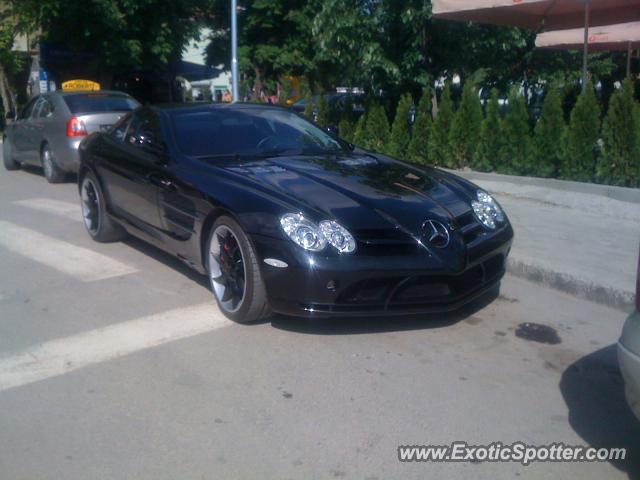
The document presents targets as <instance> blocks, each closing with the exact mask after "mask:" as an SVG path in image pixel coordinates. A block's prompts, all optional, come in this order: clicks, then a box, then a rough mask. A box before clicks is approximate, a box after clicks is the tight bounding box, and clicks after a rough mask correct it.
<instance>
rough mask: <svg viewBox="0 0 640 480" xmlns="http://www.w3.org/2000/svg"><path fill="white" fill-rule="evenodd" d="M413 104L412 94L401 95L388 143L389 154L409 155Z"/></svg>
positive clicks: (400, 156) (402, 157)
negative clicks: (410, 111) (410, 114)
mask: <svg viewBox="0 0 640 480" xmlns="http://www.w3.org/2000/svg"><path fill="white" fill-rule="evenodd" d="M412 105H413V98H411V94H408V93H407V94H405V95H402V97H400V101H399V102H398V108H397V109H396V118H395V120H394V121H393V126H392V127H391V136H390V137H389V143H388V144H387V149H386V153H387V155H389V156H391V157H395V158H399V159H404V158H406V156H407V148H408V147H409V142H410V141H411V136H410V133H409V110H410V109H411V106H412Z"/></svg>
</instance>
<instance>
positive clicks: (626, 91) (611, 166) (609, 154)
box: [597, 80, 640, 187]
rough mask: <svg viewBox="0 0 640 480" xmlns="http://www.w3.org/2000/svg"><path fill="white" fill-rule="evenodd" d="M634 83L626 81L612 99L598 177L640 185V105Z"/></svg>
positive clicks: (610, 181) (607, 181) (603, 135)
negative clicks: (634, 94)
mask: <svg viewBox="0 0 640 480" xmlns="http://www.w3.org/2000/svg"><path fill="white" fill-rule="evenodd" d="M633 93H634V92H633V83H632V82H631V81H630V80H625V81H624V83H623V84H622V88H621V89H620V90H619V91H618V92H616V93H615V94H614V95H613V97H611V101H610V102H609V111H608V112H607V116H606V117H605V119H604V123H603V125H602V138H603V141H604V147H603V152H602V157H601V158H600V161H599V162H598V171H597V173H598V179H599V180H600V181H602V182H605V183H609V184H612V185H622V186H626V187H638V186H640V107H639V106H638V103H637V102H636V101H635V99H634V96H633Z"/></svg>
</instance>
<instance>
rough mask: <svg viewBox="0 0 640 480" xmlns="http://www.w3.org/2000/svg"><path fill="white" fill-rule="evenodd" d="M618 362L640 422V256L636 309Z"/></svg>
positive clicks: (625, 331)
mask: <svg viewBox="0 0 640 480" xmlns="http://www.w3.org/2000/svg"><path fill="white" fill-rule="evenodd" d="M618 361H619V363H620V370H621V371H622V376H623V378H624V383H625V392H626V396H627V401H628V402H629V406H630V407H631V410H633V413H634V414H635V416H636V417H638V420H640V255H638V274H637V279H636V309H635V312H633V313H632V314H631V315H629V318H628V319H627V321H626V323H625V324H624V328H623V330H622V336H621V337H620V340H619V342H618Z"/></svg>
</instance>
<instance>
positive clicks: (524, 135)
mask: <svg viewBox="0 0 640 480" xmlns="http://www.w3.org/2000/svg"><path fill="white" fill-rule="evenodd" d="M501 136H502V138H501V142H500V143H501V145H500V154H499V162H498V165H497V170H498V171H499V172H501V173H507V174H511V175H526V174H527V173H528V171H529V169H530V162H531V158H532V157H531V155H532V153H533V149H532V138H531V127H530V125H529V112H528V111H527V104H526V103H525V100H524V97H523V96H522V95H520V94H519V92H518V91H517V90H516V89H513V90H512V91H511V95H509V110H508V111H507V114H506V115H505V118H504V120H503V122H502V128H501Z"/></svg>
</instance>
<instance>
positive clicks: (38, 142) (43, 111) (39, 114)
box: [27, 95, 53, 158]
mask: <svg viewBox="0 0 640 480" xmlns="http://www.w3.org/2000/svg"><path fill="white" fill-rule="evenodd" d="M52 120H53V107H52V105H51V102H50V100H49V98H47V97H46V96H44V95H43V96H42V97H40V99H39V100H38V102H37V103H36V105H35V107H34V108H33V112H32V114H31V121H30V122H29V125H28V129H27V132H28V133H27V135H28V137H29V140H28V141H29V145H31V146H32V147H33V151H31V153H30V154H31V155H35V156H37V158H39V157H40V147H41V146H42V143H43V141H44V140H45V139H46V135H45V130H46V129H47V127H48V126H49V125H50V124H51V121H52Z"/></svg>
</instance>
